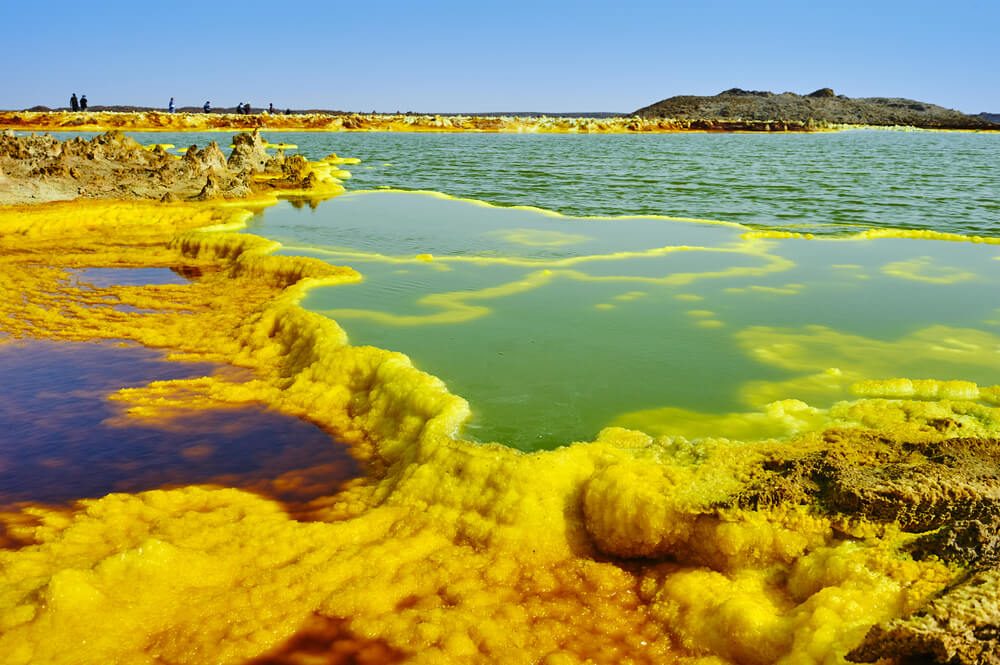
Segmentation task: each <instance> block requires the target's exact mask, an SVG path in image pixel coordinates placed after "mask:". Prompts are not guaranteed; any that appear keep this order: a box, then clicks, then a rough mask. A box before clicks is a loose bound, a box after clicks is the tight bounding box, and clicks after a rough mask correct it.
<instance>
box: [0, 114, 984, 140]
mask: <svg viewBox="0 0 1000 665" xmlns="http://www.w3.org/2000/svg"><path fill="white" fill-rule="evenodd" d="M856 127H861V125H823V124H817V123H804V122H797V121H782V120H727V119H669V118H639V117H635V116H632V117H613V118H564V117H550V116H537V117H515V116H497V117H493V116H490V117H482V116H441V115H405V114H399V115H381V114H374V115H362V114H356V113H354V114H344V115H337V114H325V113H300V114H292V115H268V114H266V113H262V114H256V115H238V114H231V113H209V114H204V113H162V112H157V111H148V112H130V113H121V112H113V111H99V112H87V113H72V112H63V111H52V112H39V111H0V129H14V130H23V131H79V132H84V131H88V132H89V131H106V130H109V129H119V130H123V131H141V132H212V131H221V132H227V131H250V130H254V129H258V130H268V131H282V132H445V133H446V132H482V133H514V134H517V133H526V134H532V133H538V134H669V133H677V132H754V133H759V132H777V133H782V132H820V131H834V130H839V129H849V128H856ZM962 129H967V128H962Z"/></svg>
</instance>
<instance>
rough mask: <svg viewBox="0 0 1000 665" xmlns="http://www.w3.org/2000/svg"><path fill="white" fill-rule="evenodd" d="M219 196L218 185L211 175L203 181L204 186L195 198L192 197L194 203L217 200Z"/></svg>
mask: <svg viewBox="0 0 1000 665" xmlns="http://www.w3.org/2000/svg"><path fill="white" fill-rule="evenodd" d="M218 196H219V183H218V181H217V180H216V179H215V176H214V175H212V174H211V173H209V174H208V177H207V178H206V179H205V186H204V187H202V188H201V191H200V192H198V194H197V196H195V197H194V199H193V200H195V201H207V200H209V199H214V198H218Z"/></svg>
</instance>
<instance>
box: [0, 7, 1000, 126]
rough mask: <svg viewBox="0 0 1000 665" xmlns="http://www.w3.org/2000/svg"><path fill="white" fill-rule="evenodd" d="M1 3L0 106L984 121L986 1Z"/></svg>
mask: <svg viewBox="0 0 1000 665" xmlns="http://www.w3.org/2000/svg"><path fill="white" fill-rule="evenodd" d="M823 4H824V5H825V6H821V5H820V4H819V3H811V2H809V1H808V0H797V1H796V2H783V1H782V2H757V3H751V2H746V1H741V2H728V1H725V2H724V1H714V0H704V1H701V2H699V1H697V0H696V1H693V2H692V1H690V0H689V1H688V2H683V3H675V2H669V1H665V0H661V1H659V2H653V1H647V0H635V1H632V2H613V1H611V0H606V1H604V2H590V1H589V0H582V1H580V2H575V3H570V2H550V1H548V0H532V1H531V2H516V1H512V0H507V1H502V2H501V1H498V0H488V1H480V2H476V1H474V0H466V1H465V2H450V1H448V2H435V1H434V0H422V1H411V2H395V1H394V0H383V1H381V2H379V1H372V0H369V1H367V2H362V1H353V2H352V1H350V0H348V1H347V2H331V1H329V0H327V1H325V2H306V1H301V0H300V1H296V2H276V1H275V0H270V1H269V2H258V1H256V0H246V1H244V2H238V3H237V2H213V1H212V0H202V1H201V2H189V1H187V0H180V1H176V2H170V1H168V2H157V3H153V2H121V1H118V2H99V1H94V2H69V1H66V2H58V3H57V2H51V1H49V2H46V1H45V0H42V1H40V2H35V3H27V2H11V3H8V5H7V6H6V7H5V8H4V10H3V12H2V15H3V18H4V24H5V28H9V27H10V26H16V27H15V29H13V30H11V29H5V31H4V32H5V39H6V41H7V47H8V48H7V49H5V53H6V58H5V61H6V62H5V64H4V69H5V75H4V76H3V77H2V78H0V80H3V81H4V84H3V85H2V86H0V108H6V109H18V108H27V107H29V106H34V105H36V104H43V105H46V106H53V107H54V106H63V105H66V104H67V103H68V98H69V95H70V93H72V92H76V93H77V94H83V93H85V94H87V96H88V99H89V100H90V103H91V104H92V105H95V104H136V105H143V106H147V105H148V106H165V105H166V103H167V100H168V99H169V98H170V97H171V96H173V97H175V98H176V100H177V104H178V106H185V105H198V106H200V105H201V104H202V103H203V102H204V101H205V100H211V101H212V104H213V105H214V106H216V107H219V106H235V105H236V103H238V102H242V101H249V102H251V103H252V104H253V105H254V106H266V105H267V104H268V103H270V102H273V103H274V104H275V105H276V106H277V107H279V108H285V107H292V108H328V109H343V110H350V111H371V110H378V111H381V112H392V111H396V110H401V111H407V110H413V111H423V112H473V111H549V112H572V111H618V112H629V111H633V110H635V109H636V108H639V107H641V106H645V105H647V104H650V103H652V102H655V101H658V100H660V99H663V98H665V97H670V96H672V95H678V94H715V93H717V92H720V91H722V90H724V89H726V88H731V87H741V88H747V89H758V90H772V91H775V92H782V91H786V90H789V91H793V92H799V93H806V92H811V91H812V90H815V89H817V88H820V87H832V88H833V89H834V90H836V91H837V93H839V94H846V95H848V96H851V97H864V96H876V95H878V96H894V97H895V96H899V97H910V98H913V99H919V100H922V101H928V102H933V103H936V104H941V105H942V106H947V107H950V108H957V109H960V110H962V111H965V112H969V113H978V112H980V111H991V112H997V113H1000V74H998V72H1000V62H998V60H1000V58H998V54H1000V38H998V35H1000V1H997V0H991V1H989V2H986V1H979V2H960V1H959V2H952V3H950V4H941V3H940V2H935V3H933V4H932V3H930V2H898V1H896V0H891V1H886V2H878V1H877V0H871V1H870V2H854V1H853V0H848V1H844V2H839V3H823Z"/></svg>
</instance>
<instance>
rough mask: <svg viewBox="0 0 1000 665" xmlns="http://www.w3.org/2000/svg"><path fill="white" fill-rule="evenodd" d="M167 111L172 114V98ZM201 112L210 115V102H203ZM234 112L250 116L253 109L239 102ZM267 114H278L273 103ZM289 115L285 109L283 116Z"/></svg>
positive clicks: (288, 110)
mask: <svg viewBox="0 0 1000 665" xmlns="http://www.w3.org/2000/svg"><path fill="white" fill-rule="evenodd" d="M169 109H170V112H171V113H173V112H174V98H173V97H171V98H170V106H169ZM201 110H202V112H203V113H211V112H212V102H210V101H209V102H205V103H204V104H203V105H202V107H201ZM236 112H237V113H239V114H240V115H250V114H252V113H253V109H252V108H250V102H240V103H239V104H237V105H236ZM267 112H268V113H270V114H271V115H274V114H275V113H280V111H275V110H274V104H273V103H271V104H268V105H267ZM291 113H292V110H291V109H286V110H285V114H286V115H291Z"/></svg>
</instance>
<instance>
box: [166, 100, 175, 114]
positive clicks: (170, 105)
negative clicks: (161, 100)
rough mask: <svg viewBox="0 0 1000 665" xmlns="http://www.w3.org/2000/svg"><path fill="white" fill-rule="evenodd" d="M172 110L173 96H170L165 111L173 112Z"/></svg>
mask: <svg viewBox="0 0 1000 665" xmlns="http://www.w3.org/2000/svg"><path fill="white" fill-rule="evenodd" d="M173 112H174V98H173V97H171V98H170V103H169V104H167V113H173Z"/></svg>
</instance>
